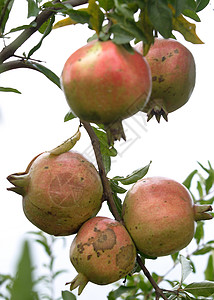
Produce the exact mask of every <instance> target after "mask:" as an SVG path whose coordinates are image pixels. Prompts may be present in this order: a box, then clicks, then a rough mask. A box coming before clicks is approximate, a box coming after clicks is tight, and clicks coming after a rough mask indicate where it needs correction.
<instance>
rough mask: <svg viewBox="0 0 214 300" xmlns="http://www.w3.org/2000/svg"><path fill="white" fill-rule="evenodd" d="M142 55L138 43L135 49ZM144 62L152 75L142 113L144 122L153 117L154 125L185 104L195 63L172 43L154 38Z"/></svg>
mask: <svg viewBox="0 0 214 300" xmlns="http://www.w3.org/2000/svg"><path fill="white" fill-rule="evenodd" d="M135 49H136V50H138V51H139V52H140V53H142V52H143V48H142V42H140V43H138V44H137V45H136V46H135ZM146 60H147V62H148V64H149V66H150V69H151V73H152V94H151V97H150V99H149V102H148V103H147V105H146V107H145V108H144V109H143V111H144V112H146V113H147V115H148V120H150V119H151V118H152V116H153V115H155V116H156V118H157V120H158V122H159V121H160V118H161V116H163V117H164V118H165V119H166V120H167V114H168V113H170V112H173V111H175V110H176V109H178V108H180V107H181V106H183V105H184V104H185V103H187V101H188V100H189V98H190V96H191V94H192V92H193V89H194V86H195V77H196V69H195V61H194V58H193V55H192V53H191V52H190V51H189V50H188V49H187V48H186V47H185V46H183V45H182V44H181V43H179V42H178V41H176V40H173V39H159V38H156V39H155V42H154V44H153V45H152V46H151V48H150V50H149V52H148V54H147V55H146Z"/></svg>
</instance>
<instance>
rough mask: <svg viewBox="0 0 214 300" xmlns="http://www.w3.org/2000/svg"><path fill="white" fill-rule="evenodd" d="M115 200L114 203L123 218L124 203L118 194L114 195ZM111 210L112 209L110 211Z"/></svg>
mask: <svg viewBox="0 0 214 300" xmlns="http://www.w3.org/2000/svg"><path fill="white" fill-rule="evenodd" d="M113 199H114V203H115V205H116V207H117V211H118V213H119V215H120V216H121V214H122V201H121V199H120V198H119V197H118V196H117V194H116V193H113ZM110 210H111V209H110Z"/></svg>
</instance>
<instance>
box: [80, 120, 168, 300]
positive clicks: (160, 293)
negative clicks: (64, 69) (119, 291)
mask: <svg viewBox="0 0 214 300" xmlns="http://www.w3.org/2000/svg"><path fill="white" fill-rule="evenodd" d="M81 123H82V124H83V126H84V128H85V129H86V131H87V133H88V135H89V137H90V139H91V143H92V147H93V149H94V153H95V157H96V160H97V165H98V169H99V174H100V177H101V180H102V183H103V189H104V195H105V199H106V200H107V201H108V203H109V206H110V207H111V211H112V214H113V216H114V217H115V219H116V220H117V221H119V222H121V223H122V224H123V220H122V218H121V217H120V215H119V213H118V211H117V207H116V206H115V203H114V199H113V196H112V191H111V187H110V185H109V181H108V179H107V177H106V173H105V168H104V164H103V160H102V156H101V152H100V143H99V139H98V138H97V136H96V134H95V132H94V130H93V128H92V127H91V125H90V123H87V122H84V121H81ZM137 262H138V264H139V266H140V267H141V269H142V271H143V273H144V275H145V276H146V277H147V278H148V280H149V281H150V283H151V284H152V286H153V288H154V289H155V293H156V299H159V298H160V297H162V298H163V299H164V300H168V298H167V297H166V296H165V295H164V293H163V291H162V290H161V289H160V288H159V286H158V285H157V283H156V282H155V280H154V279H153V277H152V276H151V274H150V273H149V271H148V269H147V268H146V266H145V265H144V263H143V261H142V259H141V258H140V256H139V255H137Z"/></svg>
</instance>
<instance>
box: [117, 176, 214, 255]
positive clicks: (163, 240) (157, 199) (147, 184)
mask: <svg viewBox="0 0 214 300" xmlns="http://www.w3.org/2000/svg"><path fill="white" fill-rule="evenodd" d="M210 210H212V207H211V206H210V205H204V206H203V205H201V206H197V205H194V203H193V200H192V197H191V195H190V193H189V191H188V190H187V189H186V187H185V186H183V185H182V184H180V183H178V182H176V181H175V180H172V179H168V178H165V177H150V178H146V179H141V180H139V181H137V182H136V183H135V184H134V185H133V186H132V188H131V189H130V190H129V191H128V193H127V195H126V197H125V200H124V203H123V209H122V215H123V220H124V223H125V226H126V228H127V230H128V231H129V233H130V235H131V236H132V238H133V241H134V243H135V245H136V247H137V249H138V250H139V251H141V252H142V253H143V254H145V255H147V256H150V257H157V256H165V255H169V254H172V253H175V252H177V251H179V250H181V249H183V248H184V247H186V246H187V245H188V244H189V243H190V242H191V240H192V238H193V236H194V229H195V225H194V223H195V221H198V220H205V219H211V218H212V216H211V215H210V214H209V213H207V211H210Z"/></svg>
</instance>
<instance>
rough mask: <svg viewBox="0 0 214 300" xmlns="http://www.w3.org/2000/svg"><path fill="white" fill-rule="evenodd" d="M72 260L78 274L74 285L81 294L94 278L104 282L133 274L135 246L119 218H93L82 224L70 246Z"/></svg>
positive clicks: (110, 281) (72, 284) (95, 281)
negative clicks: (117, 219)
mask: <svg viewBox="0 0 214 300" xmlns="http://www.w3.org/2000/svg"><path fill="white" fill-rule="evenodd" d="M70 260H71V263H72V264H73V266H74V268H75V269H76V270H77V272H78V273H79V274H78V275H77V276H76V277H75V278H74V280H73V281H71V282H69V284H71V286H70V289H71V290H73V289H75V288H76V287H78V286H79V289H78V294H81V292H82V290H83V289H84V287H85V286H86V284H87V283H88V281H91V282H93V283H96V284H99V285H104V284H109V283H112V282H115V281H117V280H119V279H121V278H122V277H124V276H126V275H127V274H128V273H130V272H131V271H132V270H133V268H134V266H135V260H136V248H135V246H134V243H133V241H132V239H131V237H130V235H129V234H128V232H127V230H126V229H125V227H124V226H123V225H122V224H121V223H119V222H118V221H116V220H112V219H109V218H106V217H94V218H92V219H90V220H88V221H87V222H86V223H84V224H83V225H82V227H81V228H80V230H79V231H78V233H77V235H76V237H75V238H74V240H73V242H72V244H71V248H70Z"/></svg>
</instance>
